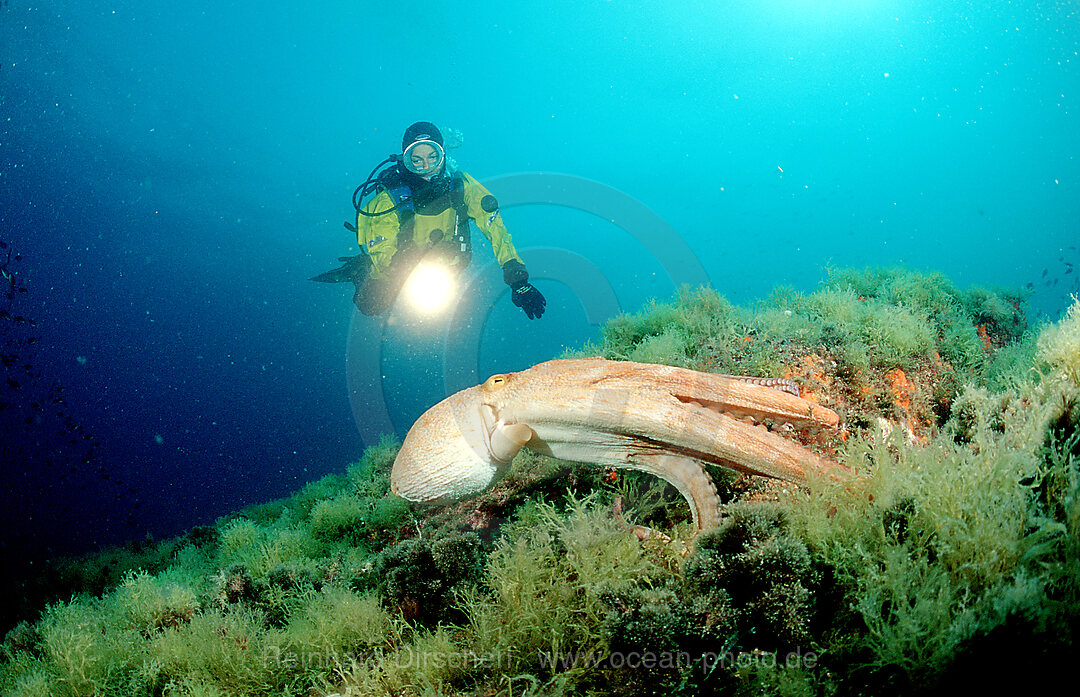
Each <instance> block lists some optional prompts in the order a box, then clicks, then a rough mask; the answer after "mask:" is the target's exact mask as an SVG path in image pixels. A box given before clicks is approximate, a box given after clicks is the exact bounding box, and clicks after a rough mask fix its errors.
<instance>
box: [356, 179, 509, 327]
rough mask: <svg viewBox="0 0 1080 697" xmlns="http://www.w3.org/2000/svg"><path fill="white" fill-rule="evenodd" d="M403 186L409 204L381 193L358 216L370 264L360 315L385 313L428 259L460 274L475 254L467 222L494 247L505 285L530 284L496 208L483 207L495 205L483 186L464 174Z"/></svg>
mask: <svg viewBox="0 0 1080 697" xmlns="http://www.w3.org/2000/svg"><path fill="white" fill-rule="evenodd" d="M401 185H402V187H404V191H406V192H407V194H408V195H407V197H406V200H405V201H402V200H400V196H401V194H400V191H402V189H401V188H393V189H391V188H390V187H383V188H382V189H381V190H380V191H379V193H378V194H377V195H376V196H375V197H374V198H372V199H371V200H370V201H368V203H367V204H365V205H364V206H363V208H362V209H361V211H359V212H358V213H357V217H356V238H357V242H358V243H359V244H360V246H361V247H363V249H364V251H365V252H367V255H368V258H369V259H370V262H371V269H370V272H369V273H368V275H367V278H366V279H365V280H364V282H363V283H362V284H361V285H360V286H359V287H358V288H357V291H356V295H355V297H354V298H353V300H354V302H355V303H356V306H357V307H358V308H359V309H360V311H361V312H363V313H364V314H366V315H378V314H382V313H383V312H385V311H386V309H387V308H388V307H389V306H390V304H391V303H393V301H394V298H395V297H396V296H397V293H398V291H399V290H400V288H401V285H402V284H403V283H404V281H405V278H406V277H407V276H408V273H409V271H411V270H412V268H413V267H414V266H415V265H416V263H417V262H418V261H419V260H420V258H422V257H423V256H425V255H427V254H431V253H435V254H439V255H440V258H442V259H443V260H444V261H445V262H446V263H448V264H449V265H450V266H451V268H452V269H455V270H456V272H457V273H460V272H461V271H462V270H463V269H464V268H465V266H467V265H468V263H469V256H470V252H471V248H470V247H469V244H468V234H469V233H468V221H469V220H471V221H472V222H473V223H475V224H476V227H477V228H478V229H479V230H480V232H482V233H483V234H484V236H485V237H487V238H488V240H489V241H490V242H491V246H492V249H493V250H494V252H495V259H496V261H498V263H499V266H501V267H502V268H503V275H504V280H505V282H506V283H507V285H514V283H516V282H521V283H524V282H525V281H527V279H528V273H527V272H526V271H525V266H524V264H523V263H522V260H521V257H520V256H518V253H517V250H516V249H514V243H513V240H512V239H511V237H510V233H509V232H507V230H506V226H505V225H504V224H503V221H502V216H501V215H500V214H499V211H498V209H497V207H496V208H495V209H494V210H490V211H489V210H485V207H484V205H483V204H482V202H484V201H485V198H486V199H487V200H488V201H494V198H493V197H491V192H489V191H488V190H487V189H486V188H485V187H484V185H483V184H481V183H480V182H478V181H476V179H474V178H473V177H472V176H471V175H469V174H466V173H464V172H461V173H458V174H454V175H449V176H447V175H440V176H439V177H436V178H433V180H432V181H430V182H428V181H425V180H423V179H420V178H419V177H416V176H411V175H404V179H403V180H402V181H401ZM395 208H396V209H397V210H394V209H395ZM488 208H489V209H490V208H492V206H490V205H489V206H488ZM463 217H464V218H466V219H465V220H462V218H463ZM455 267H456V268H455Z"/></svg>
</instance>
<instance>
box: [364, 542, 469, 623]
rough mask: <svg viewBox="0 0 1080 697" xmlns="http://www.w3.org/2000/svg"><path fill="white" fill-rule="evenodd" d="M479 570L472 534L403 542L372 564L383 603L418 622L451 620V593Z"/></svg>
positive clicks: (467, 581) (452, 597)
mask: <svg viewBox="0 0 1080 697" xmlns="http://www.w3.org/2000/svg"><path fill="white" fill-rule="evenodd" d="M480 571H481V556H480V538H479V536H478V535H477V534H476V533H473V532H466V533H450V534H447V535H445V536H443V537H439V538H437V539H434V540H428V539H413V540H405V541H404V542H399V543H398V544H396V545H394V546H393V547H390V548H389V549H387V550H385V551H384V552H383V553H381V554H380V555H379V558H378V560H377V561H376V564H375V576H376V578H377V579H379V581H378V584H379V586H378V590H379V593H380V595H381V596H382V598H383V600H384V602H386V603H387V604H388V605H391V606H394V607H397V608H399V609H400V610H401V612H402V614H403V615H404V616H405V618H406V619H411V620H416V621H418V622H420V623H422V624H434V623H437V622H439V621H448V620H452V619H455V618H456V617H457V613H456V611H454V609H453V606H452V604H453V600H454V593H455V591H458V590H464V588H466V587H467V586H469V585H470V584H475V583H476V582H477V581H478V580H479V578H480Z"/></svg>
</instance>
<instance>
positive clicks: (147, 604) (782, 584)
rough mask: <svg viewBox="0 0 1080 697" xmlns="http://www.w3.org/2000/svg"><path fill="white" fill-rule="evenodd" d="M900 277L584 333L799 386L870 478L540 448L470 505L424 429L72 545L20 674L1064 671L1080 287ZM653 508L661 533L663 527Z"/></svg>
mask: <svg viewBox="0 0 1080 697" xmlns="http://www.w3.org/2000/svg"><path fill="white" fill-rule="evenodd" d="M1025 310H1026V303H1025V297H1024V295H1023V293H1021V292H1011V291H1006V290H994V289H978V288H976V289H969V290H965V291H961V290H958V289H957V288H955V287H954V286H953V284H952V283H951V282H950V281H949V280H948V279H946V278H944V277H942V276H940V275H937V274H924V273H917V272H913V271H910V270H905V269H867V270H860V271H856V270H840V271H833V272H830V273H829V275H828V277H827V278H826V279H825V281H824V282H823V283H822V285H821V287H820V288H819V289H818V290H817V291H815V292H813V293H809V294H805V293H800V292H797V291H794V290H792V289H784V288H780V289H777V290H776V291H775V292H774V293H773V294H772V295H771V297H769V298H768V299H766V300H764V301H762V302H761V303H759V304H757V305H755V306H752V307H745V308H744V307H737V306H735V305H733V304H731V303H730V302H728V301H727V300H726V299H725V298H724V297H722V296H721V295H719V294H718V293H716V292H714V291H712V290H709V289H697V290H691V289H684V290H683V291H682V292H680V293H679V294H678V295H677V296H676V297H675V298H673V299H672V300H670V301H668V302H655V303H653V304H651V305H650V306H648V307H646V308H644V309H643V310H642V311H640V312H638V313H635V314H630V315H624V316H620V317H618V318H616V319H614V320H612V321H611V322H609V323H608V325H607V326H606V327H605V329H604V332H603V338H602V340H601V341H599V342H598V343H597V344H596V345H592V346H586V347H583V348H582V349H581V350H580V351H577V352H575V353H574V355H575V356H589V355H593V356H596V355H599V356H604V357H607V358H611V359H624V360H634V361H640V362H654V363H664V364H670V365H678V366H682V367H687V368H693V369H696V370H706V371H714V372H721V373H734V374H742V375H760V376H768V377H787V378H790V379H792V380H794V381H795V382H796V383H797V384H798V385H799V388H800V392H801V393H802V395H803V396H804V397H808V398H812V399H813V400H814V401H817V402H818V403H820V404H823V405H825V406H828V407H829V408H831V409H833V410H835V411H837V412H838V413H839V414H840V415H841V417H842V420H843V423H844V424H845V427H844V429H843V430H842V431H841V432H840V433H839V434H835V435H834V434H828V435H823V436H822V437H821V438H820V439H819V440H818V441H817V442H814V443H812V444H811V447H813V448H815V449H818V450H821V451H823V452H828V453H829V454H830V455H831V456H833V457H836V458H838V459H839V460H840V461H842V462H843V463H845V464H846V465H848V466H850V467H852V468H853V469H857V470H858V471H859V473H860V475H859V476H858V477H855V478H851V479H843V480H836V481H817V482H812V485H811V486H810V487H807V488H805V489H801V488H796V487H792V486H790V485H778V484H777V483H775V482H772V481H770V480H764V479H760V478H756V477H751V476H747V475H742V476H737V475H735V474H733V473H725V472H723V471H721V470H716V471H715V472H714V474H715V477H714V478H715V479H716V480H717V482H718V483H719V492H718V493H719V494H720V496H721V499H722V500H723V502H724V504H725V520H724V523H723V524H722V525H721V526H720V527H719V528H717V529H715V530H711V531H709V532H707V533H703V534H701V535H697V536H695V530H694V529H693V527H692V525H691V524H690V513H689V510H688V508H687V507H686V504H685V502H684V501H683V500H682V498H681V497H680V496H679V495H678V493H677V492H676V491H674V489H672V488H670V487H668V486H667V485H665V484H664V483H663V482H661V481H659V480H657V479H655V478H651V477H649V476H648V475H644V474H640V473H633V472H630V473H626V472H605V471H603V470H599V469H597V468H589V467H582V466H580V465H575V464H574V463H566V462H560V461H555V460H552V459H550V458H546V457H544V456H542V455H537V454H534V453H530V452H528V451H523V452H522V453H520V454H519V455H518V456H517V458H516V459H515V461H514V463H513V466H512V470H511V472H510V474H509V475H508V476H507V478H506V479H504V480H502V481H500V482H499V484H498V485H497V486H496V487H494V488H492V489H490V490H489V491H487V492H485V493H484V494H482V495H480V496H478V497H475V498H472V499H469V500H465V501H460V502H458V503H455V504H451V505H447V506H443V507H437V508H431V507H428V508H420V507H412V506H410V505H408V504H406V503H405V502H404V501H402V500H401V499H397V498H395V497H393V496H392V495H391V494H390V493H389V490H388V473H389V469H390V466H391V463H392V462H393V458H394V456H395V454H396V452H397V448H398V444H397V443H396V442H394V441H392V440H389V439H387V440H385V441H384V442H382V443H380V444H379V445H378V446H375V447H373V448H370V449H369V450H368V451H367V452H366V453H365V455H364V457H363V459H362V460H361V461H360V462H357V463H354V464H352V465H349V466H348V467H347V468H346V469H345V472H344V473H343V474H340V475H335V476H330V477H326V478H324V479H322V480H319V481H317V482H313V483H311V484H308V485H307V486H306V487H304V488H303V489H302V490H300V491H299V492H297V493H296V494H294V495H293V496H291V497H289V498H287V499H283V500H280V501H274V502H269V503H266V504H263V505H260V506H256V507H253V508H249V509H247V510H244V511H241V512H239V513H237V514H235V515H232V516H228V517H226V518H223V519H221V520H219V521H218V522H217V523H216V524H215V525H214V526H211V527H206V528H200V529H197V530H194V531H192V532H191V533H189V534H188V535H187V536H185V537H183V538H180V539H177V540H169V541H165V542H161V543H157V544H151V545H144V546H142V547H140V548H138V549H134V548H129V549H127V550H110V551H107V552H103V553H100V554H98V555H96V556H94V557H89V558H85V559H80V560H72V561H71V562H70V563H69V565H68V566H67V567H66V572H65V574H64V575H63V578H64V579H65V580H66V582H67V586H66V592H65V594H64V595H63V596H62V599H59V600H56V601H55V602H53V603H52V604H50V605H48V606H47V607H45V608H43V609H42V611H41V613H40V615H39V616H36V617H28V618H26V620H25V621H23V622H22V623H20V624H19V625H18V626H16V627H14V628H12V629H11V631H9V632H8V633H7V636H6V638H5V640H4V642H3V644H2V648H0V690H2V692H3V693H4V694H10V695H21V696H30V695H166V694H168V695H191V696H203V695H239V694H245V695H261V694H265V695H332V694H341V695H369V694H370V695H385V694H396V695H436V694H440V695H485V696H488V695H511V694H513V695H522V694H526V695H528V694H534V695H541V694H543V695H552V694H594V695H604V694H611V695H635V694H641V695H644V694H655V693H656V692H657V691H661V690H662V691H664V692H667V693H669V694H694V695H706V694H717V695H720V694H723V695H738V694H776V695H817V694H821V695H846V694H875V695H889V694H896V695H911V694H919V693H931V692H937V691H941V690H945V689H954V688H958V687H960V686H963V688H964V689H966V690H968V691H972V690H977V689H980V688H983V689H985V688H987V687H988V686H993V685H995V684H997V683H999V682H1000V681H1001V680H1003V679H1004V677H1003V676H1007V675H1013V674H1016V673H1018V672H1022V673H1024V674H1025V675H1028V676H1030V677H1029V682H1030V684H1032V685H1036V684H1038V683H1040V682H1042V681H1047V682H1048V683H1053V682H1056V680H1058V679H1062V678H1063V676H1064V671H1066V670H1068V667H1069V663H1068V662H1067V661H1065V660H1064V659H1066V658H1067V657H1069V656H1071V655H1072V654H1073V652H1074V651H1075V648H1074V642H1075V637H1076V630H1077V628H1078V626H1080V625H1078V622H1080V490H1078V489H1080V302H1077V301H1075V300H1074V302H1073V305H1072V306H1071V307H1070V308H1069V310H1068V312H1067V314H1066V315H1065V316H1064V317H1063V318H1061V319H1060V320H1059V321H1057V322H1056V323H1052V324H1046V325H1043V326H1028V324H1027V323H1028V318H1027V316H1026V312H1025ZM629 525H641V526H646V527H648V528H650V529H652V530H653V531H656V532H659V533H662V534H658V535H653V536H651V537H650V538H649V539H647V540H645V541H640V540H639V539H638V538H637V537H635V536H634V535H632V534H630V533H629V531H628V526H629Z"/></svg>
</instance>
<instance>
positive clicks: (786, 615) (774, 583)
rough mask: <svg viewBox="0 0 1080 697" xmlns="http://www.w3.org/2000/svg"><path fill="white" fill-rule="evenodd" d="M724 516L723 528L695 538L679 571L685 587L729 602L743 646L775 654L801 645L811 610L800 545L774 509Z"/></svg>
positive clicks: (750, 508) (746, 507)
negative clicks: (692, 552) (724, 597)
mask: <svg viewBox="0 0 1080 697" xmlns="http://www.w3.org/2000/svg"><path fill="white" fill-rule="evenodd" d="M729 513H730V514H731V517H730V518H729V519H728V520H727V521H726V523H725V524H724V525H723V526H721V527H720V528H718V529H716V530H712V531H709V532H706V533H703V534H702V535H700V536H698V538H697V540H696V542H695V550H694V554H693V556H691V557H690V559H688V560H687V562H686V565H685V567H684V568H683V576H684V579H685V582H686V584H687V586H688V587H689V588H690V589H691V590H692V591H693V592H695V593H697V594H699V595H700V596H704V597H706V598H716V597H718V596H719V597H723V596H727V597H728V598H730V602H731V606H732V608H733V609H734V611H735V613H736V614H737V617H738V629H739V632H740V634H741V635H742V636H743V637H744V642H745V643H746V644H748V645H753V646H756V647H757V648H768V649H779V648H786V647H793V646H796V645H797V644H799V642H803V641H806V639H807V638H808V636H809V629H810V621H811V619H812V615H813V610H814V607H813V595H812V593H811V588H812V587H813V586H814V573H813V571H812V568H811V563H810V554H809V552H808V551H807V548H806V545H805V544H804V543H803V542H802V541H801V540H800V539H799V538H798V537H796V536H795V535H794V534H793V533H792V532H791V531H790V530H789V529H788V526H787V521H786V518H785V515H784V511H783V509H781V508H779V507H777V506H772V505H768V504H736V505H733V506H731V507H729Z"/></svg>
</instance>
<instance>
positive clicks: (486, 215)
mask: <svg viewBox="0 0 1080 697" xmlns="http://www.w3.org/2000/svg"><path fill="white" fill-rule="evenodd" d="M461 176H462V179H463V180H464V182H465V205H466V206H467V207H468V210H469V217H470V218H472V220H473V222H474V223H476V227H478V228H479V229H480V232H482V233H484V237H486V238H488V240H489V241H490V242H491V249H492V250H493V251H494V252H495V260H496V261H498V262H499V266H505V265H506V263H507V262H508V261H511V260H513V261H516V262H517V263H518V264H522V265H523V262H522V260H521V257H520V256H519V255H518V253H517V250H516V249H515V248H514V241H513V239H512V238H511V237H510V233H509V232H508V231H507V229H506V225H505V224H504V223H503V219H502V214H501V213H499V211H498V209H496V210H495V211H493V212H488V211H485V210H484V208H483V205H482V203H481V202H482V201H483V200H484V197H485V196H491V192H490V191H488V190H487V188H486V187H485V186H484V185H483V184H481V183H480V182H478V181H476V179H474V178H473V176H472V175H471V174H468V173H466V172H462V173H461Z"/></svg>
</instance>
